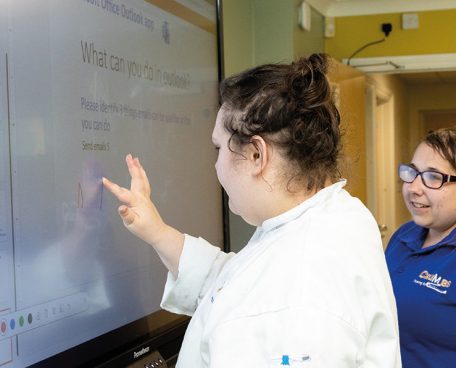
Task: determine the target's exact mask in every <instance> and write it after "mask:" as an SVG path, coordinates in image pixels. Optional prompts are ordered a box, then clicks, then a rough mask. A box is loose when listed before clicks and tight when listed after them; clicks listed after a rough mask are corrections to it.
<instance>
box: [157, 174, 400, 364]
mask: <svg viewBox="0 0 456 368" xmlns="http://www.w3.org/2000/svg"><path fill="white" fill-rule="evenodd" d="M344 185H345V181H341V182H338V183H336V184H333V185H331V186H329V187H327V188H325V189H322V190H321V191H319V192H318V193H317V194H316V195H314V196H313V197H312V198H310V199H308V200H306V201H305V202H303V203H301V204H300V205H298V206H297V207H295V208H293V209H291V210H289V211H287V212H286V213H283V214H281V215H279V216H277V217H275V218H272V219H269V220H267V221H265V222H264V223H263V224H262V225H261V226H260V227H258V229H257V230H256V232H255V234H254V235H253V237H252V239H251V240H250V241H249V243H248V245H247V246H246V247H245V248H244V249H243V250H242V251H241V252H239V253H238V254H236V255H234V254H232V253H230V254H226V253H223V252H221V251H220V249H219V248H217V247H214V246H212V245H210V244H209V243H207V242H206V241H205V240H203V239H201V238H193V237H191V236H188V235H186V238H185V243H184V249H183V253H182V256H181V259H180V263H179V276H178V278H177V279H174V278H173V276H172V275H171V274H169V275H168V280H167V283H166V286H165V292H164V296H163V300H162V307H163V308H165V309H167V310H169V311H171V312H174V313H179V314H187V315H191V316H192V319H191V321H190V324H189V327H188V329H187V332H186V335H185V338H184V342H183V344H182V348H181V352H180V355H179V360H178V365H177V367H179V368H200V367H201V368H204V367H211V368H225V367H226V368H228V367H230V368H233V367H242V368H243V367H246V368H247V367H253V368H259V367H284V366H290V367H304V368H305V367H309V368H310V367H313V368H317V367H318V368H354V367H363V368H374V367H375V368H399V367H400V366H401V363H400V353H399V339H398V329H397V316H396V308H395V301H394V296H393V292H392V287H391V282H390V278H389V275H388V272H387V268H386V264H385V258H384V254H383V248H382V243H381V238H380V234H379V231H378V228H377V225H376V222H375V220H374V219H373V217H372V216H371V214H370V213H369V211H368V210H367V209H366V208H365V207H364V205H363V204H362V203H361V202H360V201H359V200H358V199H356V198H353V197H351V196H350V195H349V194H348V193H347V192H346V191H345V190H344V189H343V186H344Z"/></svg>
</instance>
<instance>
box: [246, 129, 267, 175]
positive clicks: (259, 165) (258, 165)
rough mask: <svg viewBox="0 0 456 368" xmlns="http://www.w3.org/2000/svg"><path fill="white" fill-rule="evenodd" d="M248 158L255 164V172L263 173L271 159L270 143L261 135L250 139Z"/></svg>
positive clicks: (256, 173) (255, 173) (257, 173)
mask: <svg viewBox="0 0 456 368" xmlns="http://www.w3.org/2000/svg"><path fill="white" fill-rule="evenodd" d="M250 143H251V144H250V147H249V152H248V158H249V160H250V161H251V162H252V164H253V169H254V171H253V174H254V175H262V174H263V172H264V170H265V168H266V166H267V164H268V161H269V159H270V158H269V153H268V145H267V143H266V141H265V140H264V139H263V138H262V137H261V136H259V135H254V136H253V137H252V138H251V139H250Z"/></svg>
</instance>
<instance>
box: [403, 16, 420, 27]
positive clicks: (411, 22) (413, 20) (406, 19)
mask: <svg viewBox="0 0 456 368" xmlns="http://www.w3.org/2000/svg"><path fill="white" fill-rule="evenodd" d="M419 26H420V21H419V17H418V14H417V13H405V14H402V29H417V28H419Z"/></svg>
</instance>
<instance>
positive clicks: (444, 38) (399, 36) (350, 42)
mask: <svg viewBox="0 0 456 368" xmlns="http://www.w3.org/2000/svg"><path fill="white" fill-rule="evenodd" d="M417 14H418V15H419V28H418V29H410V30H403V29H402V28H401V14H400V13H395V14H375V15H362V16H349V17H336V18H335V25H336V35H335V37H333V38H327V39H326V42H325V51H326V52H327V53H329V54H330V55H331V56H332V57H334V58H336V59H338V60H342V59H344V58H348V57H349V56H350V55H351V54H352V53H353V52H355V51H356V50H357V49H359V48H360V47H361V46H363V45H364V44H366V43H368V42H371V41H375V40H379V39H382V38H383V32H382V31H381V24H382V23H391V24H392V25H393V30H392V32H391V33H390V35H389V37H388V38H387V40H386V41H385V42H383V43H380V44H377V45H373V46H370V47H368V48H366V49H365V50H363V51H361V52H360V53H359V54H357V55H356V57H375V56H393V55H421V54H444V53H454V52H456V38H455V34H456V21H455V20H456V9H449V10H438V11H426V12H417Z"/></svg>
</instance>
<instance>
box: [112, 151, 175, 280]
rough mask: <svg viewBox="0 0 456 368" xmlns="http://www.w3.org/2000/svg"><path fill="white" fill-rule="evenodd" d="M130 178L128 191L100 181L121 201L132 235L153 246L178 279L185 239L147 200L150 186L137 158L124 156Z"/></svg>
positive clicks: (121, 211) (120, 208) (125, 219)
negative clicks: (166, 222)
mask: <svg viewBox="0 0 456 368" xmlns="http://www.w3.org/2000/svg"><path fill="white" fill-rule="evenodd" d="M125 161H126V163H127V167H128V171H129V173H130V176H131V184H130V189H127V188H123V187H120V186H119V185H117V184H115V183H113V182H111V181H110V180H108V179H106V178H103V185H104V186H105V187H106V189H108V190H109V191H110V192H111V193H112V194H114V196H116V198H117V199H118V200H119V201H120V202H122V204H121V205H120V206H119V209H118V211H119V214H120V216H121V218H122V220H123V223H124V225H125V227H126V228H127V229H128V230H130V232H131V233H133V234H134V235H136V236H137V237H139V238H141V239H142V240H144V241H145V242H147V243H149V244H150V245H152V246H153V247H154V248H155V250H156V251H157V252H158V254H159V255H160V257H161V259H162V261H163V262H164V264H165V266H167V267H168V269H169V270H170V271H171V272H172V273H173V274H174V275H175V276H177V269H178V265H179V258H180V254H181V252H182V247H183V241H184V236H183V234H182V233H180V232H178V231H177V230H176V229H174V228H172V227H170V226H168V225H167V224H165V222H164V221H163V219H162V218H161V216H160V214H159V213H158V211H157V208H156V207H155V205H154V204H153V202H152V201H151V199H150V194H151V190H150V184H149V179H148V178H147V174H146V172H145V171H144V169H143V167H142V166H141V163H140V162H139V159H138V158H134V157H133V156H132V155H130V154H129V155H127V157H126V159H125Z"/></svg>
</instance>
